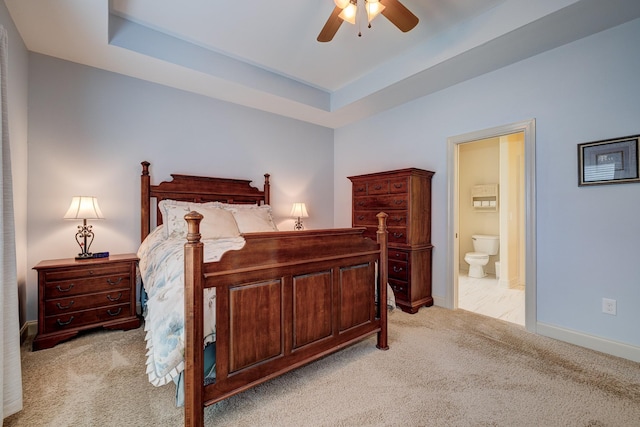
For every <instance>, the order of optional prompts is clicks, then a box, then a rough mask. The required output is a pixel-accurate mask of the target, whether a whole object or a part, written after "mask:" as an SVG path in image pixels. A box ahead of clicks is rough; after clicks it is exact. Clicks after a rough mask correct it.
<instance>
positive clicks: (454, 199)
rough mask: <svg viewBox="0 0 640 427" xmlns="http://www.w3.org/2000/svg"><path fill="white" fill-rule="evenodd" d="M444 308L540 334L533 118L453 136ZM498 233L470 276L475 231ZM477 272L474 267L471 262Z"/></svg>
mask: <svg viewBox="0 0 640 427" xmlns="http://www.w3.org/2000/svg"><path fill="white" fill-rule="evenodd" d="M448 143H449V177H448V179H449V226H448V232H449V243H450V246H449V247H450V256H449V257H448V260H449V261H448V264H449V265H448V279H449V280H448V287H447V297H446V298H447V301H446V303H447V306H448V307H450V308H462V309H466V310H469V311H474V312H478V313H481V314H484V315H488V316H492V317H496V318H501V319H503V320H506V321H510V322H513V323H517V324H520V325H524V326H525V327H526V328H527V330H530V331H533V332H535V324H536V304H535V301H536V299H535V295H536V293H535V250H534V248H535V221H534V212H535V195H534V183H535V121H534V120H531V121H527V122H521V123H516V124H512V125H507V126H502V127H498V128H493V129H488V130H484V131H478V132H472V133H470V134H465V135H461V136H457V137H452V138H449V140H448ZM478 234H480V235H485V236H486V235H488V236H499V242H500V245H499V246H500V248H499V251H498V253H497V254H495V255H489V256H488V259H487V256H483V258H484V260H483V261H482V263H484V265H483V266H482V270H483V271H484V272H485V273H486V276H485V277H477V274H474V276H476V277H469V275H468V270H469V264H468V261H470V260H471V257H469V258H467V257H465V255H466V254H468V255H471V252H474V247H473V243H472V242H473V240H472V236H473V235H478ZM474 268H475V269H476V270H475V272H476V273H477V271H478V270H477V267H474Z"/></svg>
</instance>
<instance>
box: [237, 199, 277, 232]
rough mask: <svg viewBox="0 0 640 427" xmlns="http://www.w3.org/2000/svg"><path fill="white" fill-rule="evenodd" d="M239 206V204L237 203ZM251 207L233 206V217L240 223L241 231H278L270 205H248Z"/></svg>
mask: <svg viewBox="0 0 640 427" xmlns="http://www.w3.org/2000/svg"><path fill="white" fill-rule="evenodd" d="M235 206H237V205H235ZM241 206H242V205H241ZM247 206H251V207H250V208H248V207H244V208H235V207H234V208H232V209H229V210H230V211H231V212H232V213H233V217H234V218H235V220H236V223H237V224H238V228H239V229H240V232H241V233H256V232H259V231H278V227H276V224H275V223H274V222H273V218H272V216H271V206H269V205H262V206H257V205H247Z"/></svg>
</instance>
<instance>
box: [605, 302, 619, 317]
mask: <svg viewBox="0 0 640 427" xmlns="http://www.w3.org/2000/svg"><path fill="white" fill-rule="evenodd" d="M602 312H603V313H607V314H612V315H614V316H615V315H616V300H614V299H609V298H602Z"/></svg>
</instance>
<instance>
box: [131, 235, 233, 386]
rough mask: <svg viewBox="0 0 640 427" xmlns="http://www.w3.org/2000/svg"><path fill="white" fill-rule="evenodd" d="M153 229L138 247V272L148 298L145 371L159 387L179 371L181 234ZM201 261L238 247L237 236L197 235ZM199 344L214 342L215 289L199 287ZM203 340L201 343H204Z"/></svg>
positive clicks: (181, 358) (181, 343)
mask: <svg viewBox="0 0 640 427" xmlns="http://www.w3.org/2000/svg"><path fill="white" fill-rule="evenodd" d="M163 227H164V226H162V225H161V226H159V227H158V228H156V229H155V230H154V231H153V232H152V233H151V234H149V236H148V237H147V238H146V239H145V240H144V242H143V243H142V245H140V248H139V249H138V258H140V263H139V266H140V275H141V277H142V282H143V285H144V289H145V291H146V292H147V296H148V301H147V305H146V310H145V314H144V317H145V327H144V328H145V331H146V336H145V340H146V343H147V354H146V356H147V375H148V376H149V382H151V383H152V384H153V385H155V386H161V385H164V384H166V383H168V382H169V381H172V380H173V379H174V378H175V377H177V376H178V375H179V374H180V373H181V372H182V371H183V370H184V244H185V239H184V238H166V235H165V232H164V230H163ZM202 242H203V243H204V261H205V262H212V261H218V260H219V259H220V257H221V256H222V255H223V254H224V253H225V252H227V251H229V250H238V249H242V247H243V246H244V243H245V241H244V239H243V238H242V237H230V238H222V239H203V240H202ZM204 335H205V342H204V345H206V344H209V343H211V342H213V341H215V289H208V290H206V292H205V314H204ZM204 345H203V347H204Z"/></svg>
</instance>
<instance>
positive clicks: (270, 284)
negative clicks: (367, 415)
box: [141, 162, 388, 426]
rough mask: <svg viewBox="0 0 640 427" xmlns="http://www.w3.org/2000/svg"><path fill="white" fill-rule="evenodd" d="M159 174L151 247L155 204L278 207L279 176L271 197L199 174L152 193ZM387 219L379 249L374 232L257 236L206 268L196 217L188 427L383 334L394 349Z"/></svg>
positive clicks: (188, 274)
mask: <svg viewBox="0 0 640 427" xmlns="http://www.w3.org/2000/svg"><path fill="white" fill-rule="evenodd" d="M149 165H150V164H149V163H148V162H142V179H141V181H142V188H141V196H142V200H141V201H142V205H141V206H142V212H141V213H142V223H141V226H142V228H141V229H142V236H141V237H142V239H144V238H145V237H146V236H147V235H148V234H149V233H150V231H151V218H152V216H153V215H152V206H153V202H152V199H155V200H156V201H157V202H159V201H160V200H163V199H172V200H182V201H190V202H198V203H201V202H208V201H220V202H226V203H236V204H237V203H253V204H263V203H264V204H268V203H269V202H270V200H269V199H270V187H269V186H270V184H269V175H265V183H264V190H263V191H259V190H258V189H256V188H254V187H252V186H251V185H250V184H251V182H250V181H245V180H236V179H220V178H208V177H196V176H190V175H172V177H173V179H172V180H171V181H166V182H162V183H160V184H158V185H151V180H150V176H149ZM155 216H156V218H157V219H156V224H160V223H161V221H162V219H161V215H160V214H159V213H156V215H155ZM386 216H387V215H386V214H384V213H380V214H379V215H378V219H379V227H378V233H377V239H378V242H374V241H373V240H371V239H368V238H365V237H364V235H363V232H364V230H365V229H364V228H351V229H330V230H305V231H275V232H268V233H266V232H262V233H248V234H245V235H244V239H245V241H246V243H245V246H244V247H243V249H241V250H238V251H229V252H227V253H225V254H224V256H223V257H222V258H221V260H220V261H219V262H212V263H204V262H203V259H204V258H203V247H204V244H203V243H202V242H201V241H200V234H199V223H200V220H201V219H202V215H200V214H199V213H197V212H191V213H189V214H187V215H186V217H185V219H186V221H187V223H188V235H187V241H186V243H185V249H184V250H185V271H184V274H185V335H186V337H185V339H186V347H185V371H184V382H185V396H184V401H185V407H184V408H185V425H187V426H201V425H203V421H204V407H205V406H207V405H211V404H213V403H215V402H218V401H220V400H222V399H225V398H227V397H229V396H232V395H234V394H237V393H239V392H242V391H244V390H247V389H249V388H251V387H253V386H255V385H257V384H260V383H262V382H264V381H267V380H269V379H271V378H274V377H276V376H278V375H281V374H283V373H285V372H288V371H290V370H292V369H295V368H297V367H300V366H302V365H304V364H307V363H309V362H312V361H314V360H317V359H319V358H321V357H324V356H326V355H328V354H330V353H332V352H335V351H337V350H339V349H341V348H344V347H346V346H348V345H350V344H352V343H354V342H356V341H358V340H361V339H363V338H365V337H368V336H371V335H373V334H377V347H378V348H380V349H384V350H386V349H388V345H387V307H386V302H387V287H386V283H387V277H388V274H387V232H386ZM376 264H377V265H378V266H379V269H378V271H377V272H376ZM381 284H382V285H381ZM210 287H215V288H216V325H217V338H216V344H215V345H216V368H215V369H216V379H215V382H214V383H213V384H210V385H206V386H205V385H204V360H203V358H204V356H203V310H204V307H203V290H204V288H210Z"/></svg>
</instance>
